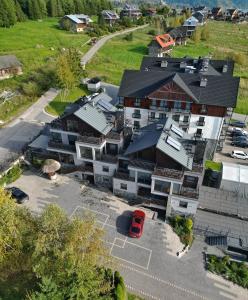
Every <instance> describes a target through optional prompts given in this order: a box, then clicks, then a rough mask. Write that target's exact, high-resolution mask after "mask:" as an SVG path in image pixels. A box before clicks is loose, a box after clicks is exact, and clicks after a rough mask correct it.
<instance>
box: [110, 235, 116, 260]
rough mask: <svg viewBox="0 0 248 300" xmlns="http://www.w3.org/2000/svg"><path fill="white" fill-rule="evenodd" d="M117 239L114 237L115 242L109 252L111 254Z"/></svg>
mask: <svg viewBox="0 0 248 300" xmlns="http://www.w3.org/2000/svg"><path fill="white" fill-rule="evenodd" d="M115 241H116V238H115V239H114V241H113V244H112V246H111V248H110V251H109V254H110V255H112V250H113V248H114V246H115ZM112 256H114V255H112Z"/></svg>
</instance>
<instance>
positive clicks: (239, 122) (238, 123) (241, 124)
mask: <svg viewBox="0 0 248 300" xmlns="http://www.w3.org/2000/svg"><path fill="white" fill-rule="evenodd" d="M230 125H231V126H234V127H239V128H245V127H246V124H245V122H242V121H232V122H230Z"/></svg>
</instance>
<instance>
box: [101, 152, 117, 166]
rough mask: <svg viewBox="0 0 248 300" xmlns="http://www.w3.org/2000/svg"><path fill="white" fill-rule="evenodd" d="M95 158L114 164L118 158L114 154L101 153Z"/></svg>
mask: <svg viewBox="0 0 248 300" xmlns="http://www.w3.org/2000/svg"><path fill="white" fill-rule="evenodd" d="M96 160H98V161H105V162H108V163H114V164H115V163H117V161H118V158H117V156H114V155H108V154H102V155H101V156H100V157H96Z"/></svg>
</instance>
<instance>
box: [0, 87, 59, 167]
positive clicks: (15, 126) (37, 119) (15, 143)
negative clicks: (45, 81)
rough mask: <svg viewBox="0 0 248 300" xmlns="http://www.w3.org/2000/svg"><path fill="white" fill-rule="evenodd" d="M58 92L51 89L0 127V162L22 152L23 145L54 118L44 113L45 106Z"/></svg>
mask: <svg viewBox="0 0 248 300" xmlns="http://www.w3.org/2000/svg"><path fill="white" fill-rule="evenodd" d="M57 94H58V90H55V89H50V90H49V91H47V92H46V93H45V94H44V95H43V96H41V97H40V99H39V100H38V101H37V102H35V103H34V104H33V105H32V106H30V107H29V108H28V110H26V111H25V112H24V113H23V114H22V115H20V116H19V117H18V118H17V119H15V120H13V121H12V122H10V123H9V124H8V125H6V126H5V127H4V128H1V129H0V164H2V163H3V162H6V161H8V160H11V159H12V158H13V157H14V156H16V155H17V154H18V153H20V152H21V150H22V148H23V146H24V145H25V144H26V143H28V142H29V141H30V140H32V139H33V138H34V137H35V136H36V135H38V133H39V132H40V130H41V129H42V128H43V125H44V123H45V122H50V121H51V120H52V119H53V118H52V117H50V116H49V115H46V114H44V113H43V109H44V107H45V106H46V105H47V104H48V103H49V102H50V101H52V100H53V99H54V98H55V97H56V96H57Z"/></svg>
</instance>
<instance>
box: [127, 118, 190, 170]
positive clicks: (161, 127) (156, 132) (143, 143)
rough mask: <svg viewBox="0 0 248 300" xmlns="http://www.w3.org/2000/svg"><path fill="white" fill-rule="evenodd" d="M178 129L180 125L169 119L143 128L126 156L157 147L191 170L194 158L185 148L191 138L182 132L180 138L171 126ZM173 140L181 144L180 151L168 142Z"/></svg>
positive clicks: (135, 137)
mask: <svg viewBox="0 0 248 300" xmlns="http://www.w3.org/2000/svg"><path fill="white" fill-rule="evenodd" d="M172 125H174V126H176V127H178V124H177V123H176V122H175V121H173V120H172V119H171V118H167V119H166V120H164V121H163V122H162V121H161V122H156V123H153V124H150V125H148V126H145V127H143V128H141V129H140V130H139V131H138V133H136V135H135V136H134V138H133V142H132V143H131V144H130V145H129V146H128V148H127V150H126V152H125V155H130V154H132V153H136V152H139V151H142V150H144V149H148V148H150V147H153V146H155V147H156V148H157V149H158V150H160V151H161V152H163V153H164V154H166V155H168V156H169V157H171V158H172V159H173V160H175V161H176V162H178V163H179V164H180V165H182V166H183V167H185V168H187V169H189V170H191V169H192V164H193V157H191V156H189V155H188V154H187V151H186V150H185V148H184V142H185V139H191V137H190V136H189V135H188V134H187V133H185V132H184V131H182V136H181V137H179V136H178V135H177V134H176V133H175V132H173V131H172V130H171V126H172ZM168 138H172V139H173V140H175V141H176V142H179V143H180V149H178V150H177V149H175V148H174V147H172V146H171V145H170V144H169V143H168V142H167V139H168Z"/></svg>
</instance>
